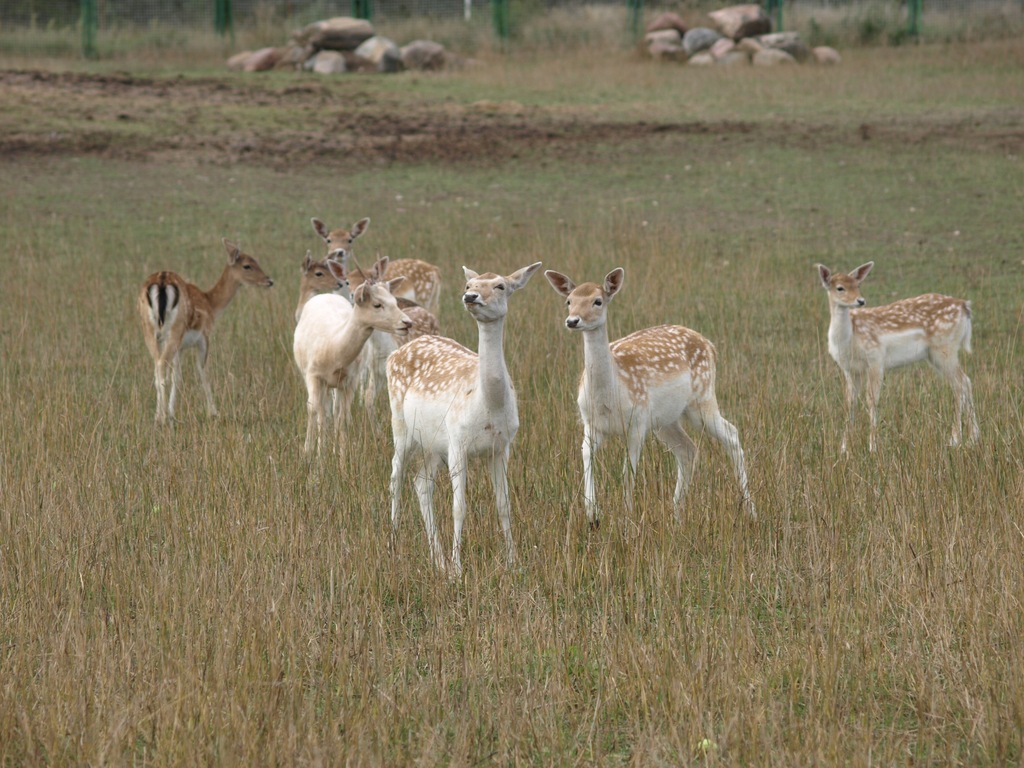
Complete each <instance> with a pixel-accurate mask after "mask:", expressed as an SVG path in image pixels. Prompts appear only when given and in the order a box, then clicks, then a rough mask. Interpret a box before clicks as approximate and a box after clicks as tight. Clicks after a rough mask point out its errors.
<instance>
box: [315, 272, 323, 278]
mask: <svg viewBox="0 0 1024 768" xmlns="http://www.w3.org/2000/svg"><path fill="white" fill-rule="evenodd" d="M313 274H314V275H316V276H317V277H323V276H324V273H323V272H314V273H313Z"/></svg>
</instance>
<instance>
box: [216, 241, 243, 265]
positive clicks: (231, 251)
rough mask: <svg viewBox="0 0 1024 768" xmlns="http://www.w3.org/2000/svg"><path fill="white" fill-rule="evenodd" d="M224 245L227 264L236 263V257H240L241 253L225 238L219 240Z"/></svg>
mask: <svg viewBox="0 0 1024 768" xmlns="http://www.w3.org/2000/svg"><path fill="white" fill-rule="evenodd" d="M221 242H223V243H224V250H226V251H227V252H228V264H236V263H238V257H239V256H241V255H242V252H241V251H240V250H238V246H237V245H235V244H234V243H232V242H231V241H230V240H228V239H227V238H226V237H225V238H223V239H222V240H221Z"/></svg>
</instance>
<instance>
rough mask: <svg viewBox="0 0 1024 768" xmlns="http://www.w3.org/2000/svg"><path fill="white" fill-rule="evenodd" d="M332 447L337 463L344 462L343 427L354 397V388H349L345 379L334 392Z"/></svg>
mask: <svg viewBox="0 0 1024 768" xmlns="http://www.w3.org/2000/svg"><path fill="white" fill-rule="evenodd" d="M334 396H335V398H336V399H335V401H334V405H335V408H334V445H335V447H336V449H337V452H338V461H340V462H344V461H345V449H346V447H347V440H346V439H345V438H346V435H345V427H346V426H347V424H348V416H349V414H350V413H351V412H352V399H353V398H354V397H355V388H354V387H352V386H350V384H349V381H348V380H347V379H346V380H345V381H343V382H342V383H341V386H340V387H338V388H337V389H335V390H334Z"/></svg>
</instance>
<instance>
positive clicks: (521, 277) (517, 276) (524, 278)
mask: <svg viewBox="0 0 1024 768" xmlns="http://www.w3.org/2000/svg"><path fill="white" fill-rule="evenodd" d="M542 266H543V264H541V263H540V262H539V261H538V262H535V263H533V264H531V265H530V266H528V267H523V268H522V269H517V270H516V271H515V272H513V273H512V274H511V275H508V278H507V279H508V281H509V283H511V284H512V290H513V291H518V290H519V289H520V288H522V287H523V286H524V285H526V284H527V283H528V282H530V278H531V277H533V273H534V272H536V271H537V270H538V269H540V268H541V267H542Z"/></svg>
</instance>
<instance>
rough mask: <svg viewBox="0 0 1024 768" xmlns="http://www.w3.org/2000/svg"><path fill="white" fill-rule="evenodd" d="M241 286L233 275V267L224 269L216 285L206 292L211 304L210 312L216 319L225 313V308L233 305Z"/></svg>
mask: <svg viewBox="0 0 1024 768" xmlns="http://www.w3.org/2000/svg"><path fill="white" fill-rule="evenodd" d="M241 285H242V284H241V283H240V282H239V281H238V280H237V279H236V278H235V276H234V274H233V273H232V271H231V267H230V266H228V267H224V271H223V272H221V273H220V279H219V280H217V283H216V285H214V286H213V288H211V289H210V290H208V291H206V300H207V301H209V302H210V310H211V311H212V312H213V316H214V317H216V316H217V315H219V314H220V313H221V312H223V311H224V309H225V307H227V305H228V304H230V303H231V300H232V299H233V298H235V294H236V293H238V289H239V288H240V287H241Z"/></svg>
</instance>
